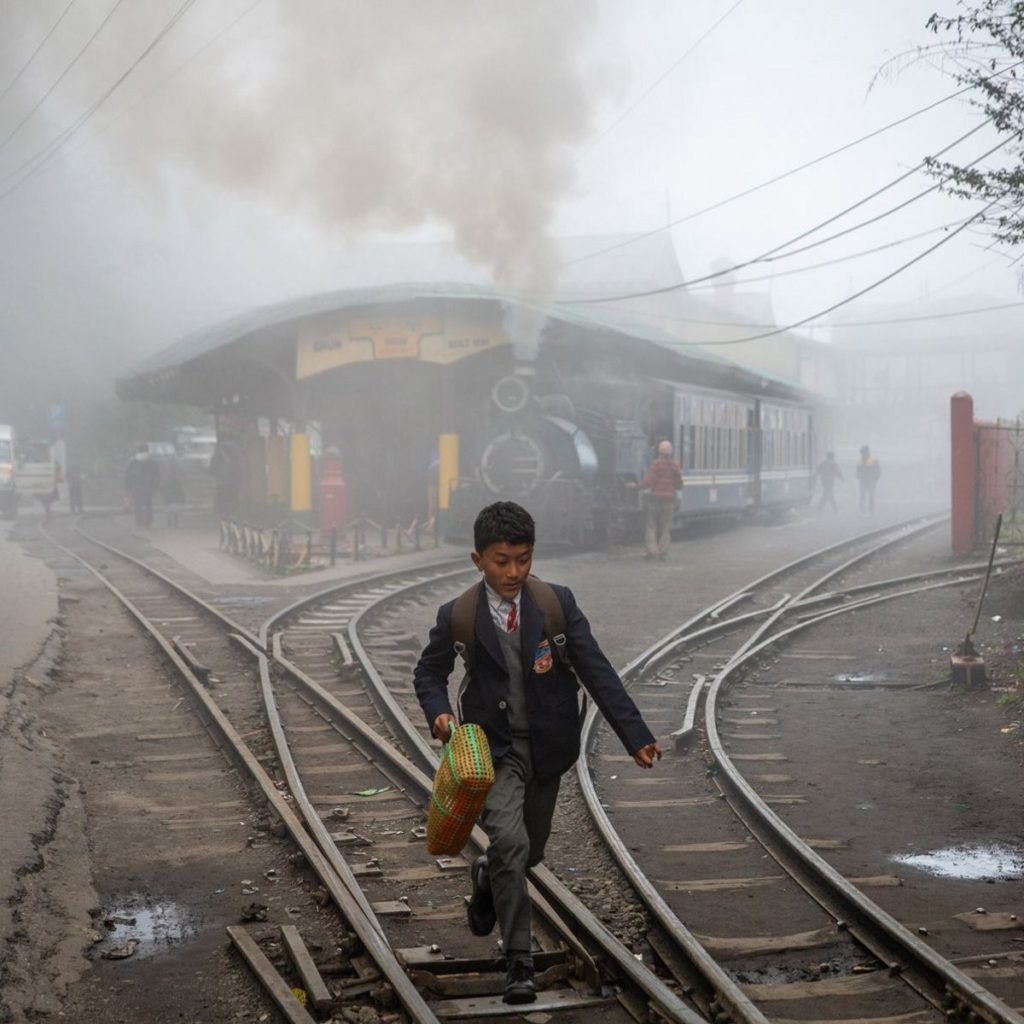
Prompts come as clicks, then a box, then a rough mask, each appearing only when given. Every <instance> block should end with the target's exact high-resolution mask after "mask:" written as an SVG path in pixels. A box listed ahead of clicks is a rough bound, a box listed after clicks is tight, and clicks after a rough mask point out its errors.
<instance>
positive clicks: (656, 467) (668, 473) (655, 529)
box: [640, 441, 683, 561]
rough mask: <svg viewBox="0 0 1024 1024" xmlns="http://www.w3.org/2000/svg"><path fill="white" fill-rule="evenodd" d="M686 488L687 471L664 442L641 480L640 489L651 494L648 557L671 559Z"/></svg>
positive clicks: (660, 444) (648, 517) (646, 538)
mask: <svg viewBox="0 0 1024 1024" xmlns="http://www.w3.org/2000/svg"><path fill="white" fill-rule="evenodd" d="M682 486H683V470H682V467H681V466H680V465H679V463H678V462H676V460H675V459H673V458H672V442H671V441H660V442H659V443H658V454H657V456H656V457H655V459H654V461H653V462H652V463H651V465H650V467H649V468H648V470H647V473H646V474H645V476H644V478H643V480H641V481H640V490H642V491H647V529H646V531H645V533H644V542H645V545H646V548H647V550H646V553H645V555H644V557H645V558H660V559H662V561H664V559H665V558H666V557H667V556H668V548H669V545H670V544H671V543H672V517H673V516H674V515H675V511H676V502H677V501H678V497H679V490H680V488H681V487H682Z"/></svg>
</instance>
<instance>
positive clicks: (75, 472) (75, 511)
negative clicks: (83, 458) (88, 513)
mask: <svg viewBox="0 0 1024 1024" xmlns="http://www.w3.org/2000/svg"><path fill="white" fill-rule="evenodd" d="M67 481H68V505H69V506H70V508H71V514H72V515H81V514H82V513H83V512H84V511H85V505H84V504H83V498H82V471H81V470H80V469H79V468H78V466H77V465H76V464H75V463H72V464H71V465H69V466H68V472H67Z"/></svg>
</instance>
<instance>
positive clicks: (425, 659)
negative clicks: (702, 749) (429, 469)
mask: <svg viewBox="0 0 1024 1024" xmlns="http://www.w3.org/2000/svg"><path fill="white" fill-rule="evenodd" d="M473 539H474V547H475V550H474V551H473V553H472V558H473V563H474V564H475V565H476V567H477V569H479V571H480V572H481V573H483V584H482V585H481V586H480V588H479V594H478V595H477V597H476V609H475V616H474V621H475V625H474V634H473V635H474V638H475V639H474V657H473V663H472V668H471V669H470V671H469V672H467V674H466V677H465V679H464V680H463V682H462V685H461V687H460V693H459V698H458V700H457V704H458V706H459V708H460V711H459V717H460V718H461V720H462V721H463V722H476V723H477V724H479V725H480V726H481V727H482V728H483V730H484V732H485V733H486V734H487V740H488V743H489V745H490V748H491V754H492V757H493V759H494V767H495V781H494V785H493V786H492V787H491V789H490V790H489V791H488V793H487V799H486V803H485V805H484V810H483V813H482V815H481V824H482V825H483V827H484V830H485V831H486V832H487V835H488V837H489V839H490V846H489V847H488V850H487V856H486V857H480V858H478V859H477V861H476V862H475V863H474V865H473V870H472V880H473V896H472V898H471V900H470V903H469V908H468V917H469V927H470V930H471V931H472V932H473V933H474V934H476V935H487V934H489V933H490V932H491V930H492V929H493V928H494V925H495V923H496V922H497V923H498V925H499V926H500V929H501V936H502V943H503V948H504V950H505V960H506V966H507V970H508V976H507V981H506V987H505V996H504V998H505V1001H506V1002H508V1003H527V1002H532V1001H533V1000H534V999H535V998H536V986H535V984H534V980H533V960H532V957H531V955H530V950H531V942H532V937H531V933H530V900H529V896H528V893H527V871H528V869H529V868H530V867H533V866H534V865H536V864H538V863H539V862H540V861H541V859H542V858H543V856H544V846H545V844H546V842H547V839H548V835H549V833H550V831H551V818H552V815H553V814H554V809H555V801H556V798H557V796H558V786H559V780H560V778H561V775H562V773H563V772H565V771H566V770H568V769H569V768H570V767H571V766H572V765H573V764H574V763H575V761H576V759H577V757H578V756H579V750H580V725H581V723H580V712H579V704H578V690H579V686H578V683H577V676H578V678H579V682H581V683H582V684H583V686H584V687H585V688H586V690H587V692H588V693H589V694H590V696H591V697H592V698H593V699H594V701H595V703H596V704H597V706H598V708H600V710H601V712H602V713H603V714H604V716H605V718H606V719H607V720H608V723H609V725H611V727H612V729H613V730H614V732H615V734H616V735H617V736H618V737H619V740H620V741H621V742H622V744H623V746H624V747H625V748H626V750H627V751H628V752H629V753H630V754H631V755H632V756H633V760H634V761H635V762H636V763H637V765H639V766H640V767H641V768H651V767H653V765H654V761H655V760H656V759H659V758H660V757H661V748H660V747H659V746H658V743H657V741H656V740H655V738H654V736H653V734H652V733H651V731H650V729H648V728H647V726H646V724H645V723H644V721H643V719H642V718H641V716H640V712H639V710H638V709H637V707H636V704H634V703H633V700H632V698H631V697H630V696H629V694H628V693H627V692H626V689H625V687H624V686H623V685H622V680H621V679H620V678H619V676H618V673H617V672H616V671H615V669H614V668H613V667H612V665H611V663H610V662H609V661H608V659H607V658H606V657H605V655H604V653H603V652H602V650H601V648H600V647H599V646H598V643H597V641H596V640H595V639H594V636H593V634H592V633H591V630H590V624H589V622H588V621H587V619H586V616H585V615H584V614H583V612H582V611H581V610H580V608H579V606H578V605H577V604H576V599H575V598H574V597H573V594H572V591H570V590H569V588H568V587H563V586H557V585H554V584H551V585H550V587H551V590H552V591H553V592H554V596H555V597H556V598H557V600H558V603H559V605H560V606H561V609H562V611H563V613H564V616H565V634H564V637H563V638H562V639H563V640H564V646H565V650H566V654H567V656H568V657H567V659H566V660H563V658H562V657H560V656H556V655H555V654H554V653H553V652H552V648H551V643H550V642H549V639H548V638H547V637H546V636H545V633H544V628H545V623H544V616H543V613H542V611H541V609H540V608H538V606H537V604H536V602H535V601H534V599H533V597H532V596H531V593H530V590H529V588H528V587H527V586H526V583H527V579H528V577H529V575H530V568H531V565H532V562H533V545H534V539H535V531H534V522H533V519H532V517H531V516H530V514H529V513H528V512H527V511H526V510H525V509H524V508H522V507H521V506H519V505H516V504H515V503H514V502H509V501H504V502H497V503H495V504H493V505H489V506H488V507H487V508H485V509H483V510H482V511H481V512H480V514H479V515H478V516H477V519H476V523H475V524H474V527H473ZM455 604H456V602H455V601H449V602H448V603H447V604H443V605H442V606H441V607H440V609H439V610H438V613H437V623H436V625H435V626H434V628H433V629H432V630H431V631H430V639H429V641H428V643H427V646H426V647H425V648H424V650H423V653H422V654H421V655H420V660H419V663H418V664H417V666H416V669H415V671H414V673H413V681H414V684H415V688H416V696H417V698H418V699H419V702H420V706H421V707H422V708H423V712H424V714H425V715H426V719H427V725H428V727H429V728H430V730H431V732H432V733H433V735H434V736H435V737H436V738H438V739H441V740H444V739H447V737H448V735H449V727H450V726H451V725H457V724H458V722H457V719H456V715H455V712H454V710H453V708H452V703H451V701H450V699H449V696H448V677H449V675H450V674H451V672H452V669H453V668H454V665H455V657H456V648H455V641H456V638H455V637H454V636H453V625H452V615H453V609H454V607H455ZM559 636H561V634H559V635H558V636H555V637H553V638H551V640H553V642H554V643H555V644H556V646H557V645H558V644H559V643H560V640H559ZM570 666H571V667H570Z"/></svg>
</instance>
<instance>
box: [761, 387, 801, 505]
mask: <svg viewBox="0 0 1024 1024" xmlns="http://www.w3.org/2000/svg"><path fill="white" fill-rule="evenodd" d="M757 419H758V434H757V438H758V444H757V446H756V460H755V482H756V487H757V493H756V496H755V500H756V504H757V506H758V507H759V508H764V509H770V510H779V509H785V508H791V507H792V506H794V505H801V504H807V503H808V502H809V501H810V500H811V494H812V491H813V489H814V457H815V454H816V453H815V448H816V445H815V443H814V416H813V411H812V410H811V409H810V408H808V407H807V406H804V405H797V404H795V403H783V402H768V401H760V402H758V417H757Z"/></svg>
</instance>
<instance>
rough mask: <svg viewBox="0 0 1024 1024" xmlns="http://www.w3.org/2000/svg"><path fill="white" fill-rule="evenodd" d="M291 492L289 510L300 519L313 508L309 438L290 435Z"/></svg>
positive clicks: (300, 435)
mask: <svg viewBox="0 0 1024 1024" xmlns="http://www.w3.org/2000/svg"><path fill="white" fill-rule="evenodd" d="M291 460H292V490H291V496H292V500H291V509H292V512H293V513H296V514H297V515H298V516H299V517H300V518H301V517H302V516H303V515H307V516H308V514H309V511H310V509H311V508H312V507H313V489H312V485H311V481H312V477H313V474H312V465H311V463H310V458H309V436H308V435H307V434H292V444H291Z"/></svg>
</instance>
